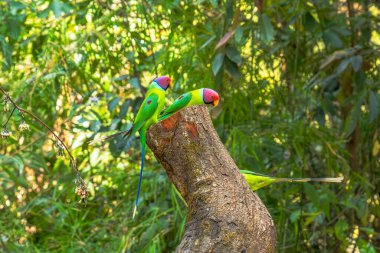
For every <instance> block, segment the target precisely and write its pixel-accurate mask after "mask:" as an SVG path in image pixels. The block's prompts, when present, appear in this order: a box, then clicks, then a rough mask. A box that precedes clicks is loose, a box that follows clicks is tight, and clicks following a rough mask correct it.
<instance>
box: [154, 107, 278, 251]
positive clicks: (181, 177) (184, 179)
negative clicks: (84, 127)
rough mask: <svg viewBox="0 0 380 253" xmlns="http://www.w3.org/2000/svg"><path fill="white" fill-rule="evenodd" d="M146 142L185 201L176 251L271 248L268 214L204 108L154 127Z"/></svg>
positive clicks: (272, 237)
mask: <svg viewBox="0 0 380 253" xmlns="http://www.w3.org/2000/svg"><path fill="white" fill-rule="evenodd" d="M147 144H148V145H149V147H150V148H151V149H152V151H153V153H154V155H155V156H156V158H157V160H158V161H159V162H160V163H161V164H162V166H163V167H164V169H165V170H166V172H167V174H168V176H169V178H170V180H171V181H172V182H173V183H174V184H175V186H176V187H177V189H178V191H179V192H180V193H181V195H182V196H183V198H184V199H185V200H186V202H187V204H188V208H189V213H188V219H187V223H186V227H185V232H184V236H183V238H182V241H181V243H180V244H179V246H178V247H177V249H176V252H255V253H264V252H265V253H268V252H274V251H275V243H276V233H275V227H274V224H273V221H272V218H271V216H270V214H269V212H268V210H267V209H266V207H265V205H264V204H263V203H262V202H261V200H260V198H259V197H258V196H257V195H256V193H254V192H252V191H251V189H250V188H249V186H248V184H247V182H246V181H245V179H244V177H243V176H242V175H241V174H240V172H239V169H238V167H237V166H236V164H235V163H234V161H233V160H232V158H231V156H230V155H229V153H228V151H227V150H226V148H225V147H224V145H223V143H222V142H221V141H220V139H219V136H218V134H217V133H216V131H215V129H214V127H213V125H212V121H211V119H210V115H209V112H208V110H207V108H206V107H205V106H197V107H190V108H186V109H184V110H182V111H180V112H179V113H177V114H175V115H173V116H172V117H170V118H168V119H166V120H164V121H162V122H160V123H158V124H156V125H154V126H153V127H152V128H151V129H150V130H149V131H148V141H147Z"/></svg>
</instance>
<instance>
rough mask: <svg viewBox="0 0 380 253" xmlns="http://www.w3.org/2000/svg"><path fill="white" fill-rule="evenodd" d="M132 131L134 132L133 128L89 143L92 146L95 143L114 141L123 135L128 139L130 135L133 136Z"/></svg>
mask: <svg viewBox="0 0 380 253" xmlns="http://www.w3.org/2000/svg"><path fill="white" fill-rule="evenodd" d="M131 131H132V127H131V128H130V129H129V130H126V131H120V132H117V133H114V134H111V135H108V136H104V137H101V138H99V139H96V140H92V141H90V142H89V145H91V146H92V145H94V144H95V143H99V142H104V141H107V140H110V139H113V138H115V137H118V136H120V135H123V137H124V138H126V137H128V135H130V134H131Z"/></svg>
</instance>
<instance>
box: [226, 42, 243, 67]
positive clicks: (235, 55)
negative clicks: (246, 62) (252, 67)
mask: <svg viewBox="0 0 380 253" xmlns="http://www.w3.org/2000/svg"><path fill="white" fill-rule="evenodd" d="M226 55H227V57H228V58H229V59H230V60H231V61H233V62H235V63H236V64H241V63H242V58H241V55H240V53H239V51H238V50H237V49H236V48H235V47H233V46H231V45H227V46H226Z"/></svg>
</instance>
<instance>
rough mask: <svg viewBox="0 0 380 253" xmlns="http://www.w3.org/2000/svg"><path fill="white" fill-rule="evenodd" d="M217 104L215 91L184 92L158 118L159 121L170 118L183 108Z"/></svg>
mask: <svg viewBox="0 0 380 253" xmlns="http://www.w3.org/2000/svg"><path fill="white" fill-rule="evenodd" d="M218 103H219V95H218V93H217V92H216V91H214V90H212V89H208V88H202V89H198V90H193V91H189V92H186V93H184V94H182V95H181V96H179V97H178V98H177V99H176V100H175V101H174V102H173V103H172V104H171V105H170V106H169V107H168V108H166V109H165V111H163V112H162V113H161V115H160V117H159V119H158V120H159V121H161V120H164V119H167V118H169V117H170V116H172V115H173V114H174V113H176V112H178V111H180V110H182V109H183V108H185V107H188V106H192V105H201V104H212V105H213V106H215V107H216V106H217V105H218Z"/></svg>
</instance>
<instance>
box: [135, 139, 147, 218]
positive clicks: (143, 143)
mask: <svg viewBox="0 0 380 253" xmlns="http://www.w3.org/2000/svg"><path fill="white" fill-rule="evenodd" d="M145 146H146V143H145V136H144V135H141V167H140V178H139V185H138V188H137V195H136V202H135V208H134V209H133V216H132V218H133V219H134V218H135V215H136V210H137V205H138V203H139V197H140V191H141V184H142V178H143V170H144V164H145Z"/></svg>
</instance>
